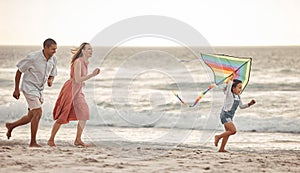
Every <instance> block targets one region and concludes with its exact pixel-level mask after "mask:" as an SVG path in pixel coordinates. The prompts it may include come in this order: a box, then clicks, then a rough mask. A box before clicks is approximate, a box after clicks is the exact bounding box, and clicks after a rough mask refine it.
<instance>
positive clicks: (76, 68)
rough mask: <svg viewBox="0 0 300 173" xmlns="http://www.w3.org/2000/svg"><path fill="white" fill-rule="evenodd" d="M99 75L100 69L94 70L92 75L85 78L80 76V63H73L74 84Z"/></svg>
mask: <svg viewBox="0 0 300 173" xmlns="http://www.w3.org/2000/svg"><path fill="white" fill-rule="evenodd" d="M99 73H100V69H98V68H96V69H95V70H94V71H93V73H91V74H88V75H86V76H81V62H80V61H75V62H74V78H75V82H76V83H81V82H84V81H86V80H89V79H90V78H92V77H94V76H96V75H97V74H99Z"/></svg>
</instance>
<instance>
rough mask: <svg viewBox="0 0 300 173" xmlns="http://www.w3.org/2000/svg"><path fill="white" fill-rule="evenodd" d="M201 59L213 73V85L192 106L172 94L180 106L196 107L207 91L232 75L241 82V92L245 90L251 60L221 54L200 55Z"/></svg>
mask: <svg viewBox="0 0 300 173" xmlns="http://www.w3.org/2000/svg"><path fill="white" fill-rule="evenodd" d="M201 57H202V60H203V61H204V63H205V64H206V65H207V66H208V67H210V69H211V70H212V71H213V74H214V83H213V84H211V85H210V86H209V87H208V88H207V89H206V90H204V91H203V92H202V93H201V94H200V95H199V96H198V97H197V99H196V100H195V102H194V104H192V105H188V104H187V103H186V102H184V101H183V100H182V99H181V98H180V97H179V95H178V94H177V93H175V92H173V93H174V95H175V96H176V97H177V98H178V99H179V100H180V102H181V103H182V104H184V105H185V106H189V107H194V106H196V105H197V103H198V102H199V101H200V100H201V98H202V97H203V96H204V95H205V94H206V93H207V92H208V91H210V90H211V89H213V88H214V87H217V86H219V85H221V84H222V83H224V82H227V81H228V80H229V79H230V78H232V77H233V75H234V78H235V79H239V80H241V81H242V91H243V90H244V89H245V87H246V86H247V84H248V81H249V77H250V71H251V64H252V58H240V57H233V56H229V55H223V54H222V55H221V54H201Z"/></svg>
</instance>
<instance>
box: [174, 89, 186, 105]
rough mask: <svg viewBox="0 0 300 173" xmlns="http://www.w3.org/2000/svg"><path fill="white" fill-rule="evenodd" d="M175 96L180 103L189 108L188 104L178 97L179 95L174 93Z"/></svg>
mask: <svg viewBox="0 0 300 173" xmlns="http://www.w3.org/2000/svg"><path fill="white" fill-rule="evenodd" d="M173 94H174V95H175V96H176V97H177V98H178V99H179V101H180V102H181V103H182V104H183V105H185V106H188V104H186V103H185V102H184V101H183V100H182V99H181V98H180V97H179V95H178V94H177V93H175V91H173Z"/></svg>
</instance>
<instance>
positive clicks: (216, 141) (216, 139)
mask: <svg viewBox="0 0 300 173" xmlns="http://www.w3.org/2000/svg"><path fill="white" fill-rule="evenodd" d="M219 140H220V137H218V135H216V136H215V146H216V147H217V146H218V143H219Z"/></svg>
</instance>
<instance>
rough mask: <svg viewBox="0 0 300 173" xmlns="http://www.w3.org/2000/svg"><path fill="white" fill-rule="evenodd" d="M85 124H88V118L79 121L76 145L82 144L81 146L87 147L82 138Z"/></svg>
mask: <svg viewBox="0 0 300 173" xmlns="http://www.w3.org/2000/svg"><path fill="white" fill-rule="evenodd" d="M85 124H86V120H79V121H78V125H77V135H76V139H75V142H74V145H81V146H84V147H86V146H87V145H86V144H85V143H84V142H82V140H81V135H82V132H83V129H84V127H85Z"/></svg>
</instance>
